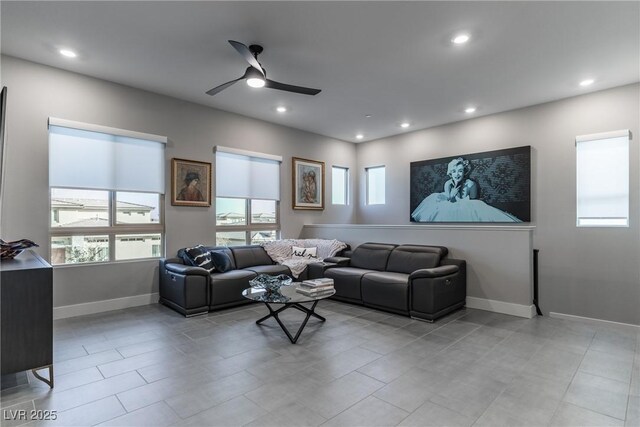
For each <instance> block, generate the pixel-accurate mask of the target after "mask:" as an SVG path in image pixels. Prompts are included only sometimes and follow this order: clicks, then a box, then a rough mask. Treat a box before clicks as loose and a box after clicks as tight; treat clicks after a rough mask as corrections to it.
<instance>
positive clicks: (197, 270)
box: [164, 263, 209, 276]
mask: <svg viewBox="0 0 640 427" xmlns="http://www.w3.org/2000/svg"><path fill="white" fill-rule="evenodd" d="M164 268H165V269H166V270H167V271H170V272H172V273H177V274H183V275H185V276H190V275H196V276H208V275H209V272H208V271H207V270H205V269H204V268H202V267H194V266H191V265H184V264H175V263H167V264H165V265H164Z"/></svg>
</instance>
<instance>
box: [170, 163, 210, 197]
mask: <svg viewBox="0 0 640 427" xmlns="http://www.w3.org/2000/svg"><path fill="white" fill-rule="evenodd" d="M171 204H172V205H174V206H211V163H207V162H198V161H195V160H185V159H171Z"/></svg>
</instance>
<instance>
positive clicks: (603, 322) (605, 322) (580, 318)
mask: <svg viewBox="0 0 640 427" xmlns="http://www.w3.org/2000/svg"><path fill="white" fill-rule="evenodd" d="M549 317H554V318H556V319H563V320H574V321H578V322H584V323H591V324H593V325H601V326H616V327H624V328H628V329H630V330H633V331H635V332H640V325H634V324H632V323H621V322H613V321H611V320H603V319H595V318H593V317H583V316H574V315H573V314H564V313H554V312H553V311H551V312H549Z"/></svg>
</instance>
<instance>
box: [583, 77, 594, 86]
mask: <svg viewBox="0 0 640 427" xmlns="http://www.w3.org/2000/svg"><path fill="white" fill-rule="evenodd" d="M594 81H595V80H593V79H586V80H583V81H581V82H580V86H590V85H592V84H593V82H594Z"/></svg>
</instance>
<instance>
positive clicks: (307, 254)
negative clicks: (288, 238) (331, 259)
mask: <svg viewBox="0 0 640 427" xmlns="http://www.w3.org/2000/svg"><path fill="white" fill-rule="evenodd" d="M317 252H318V248H299V247H297V246H292V247H291V257H292V258H317Z"/></svg>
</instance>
